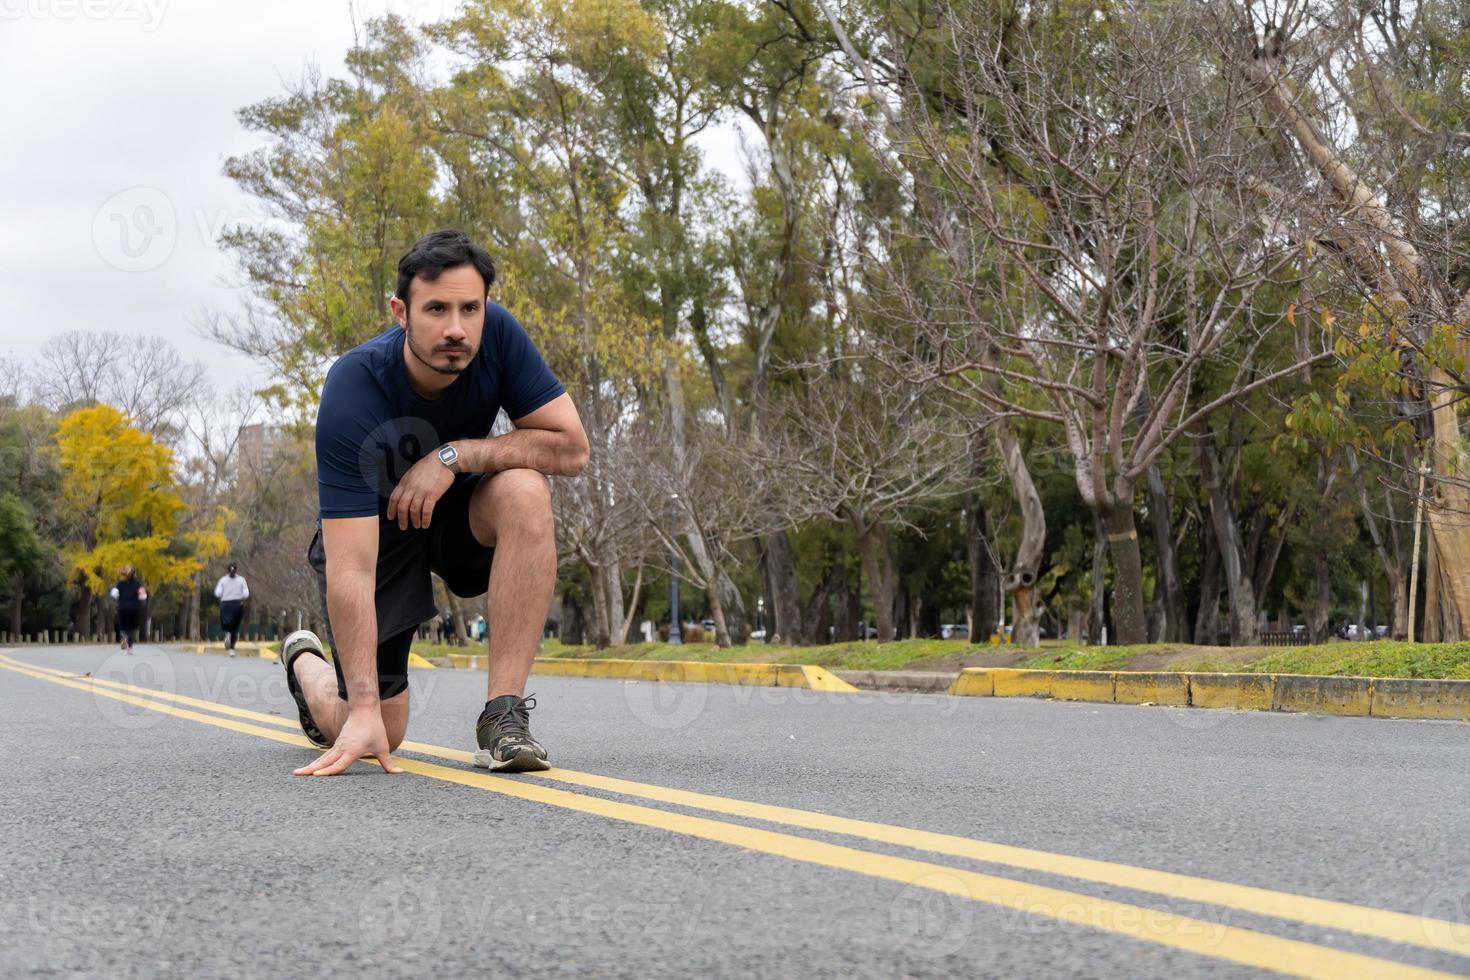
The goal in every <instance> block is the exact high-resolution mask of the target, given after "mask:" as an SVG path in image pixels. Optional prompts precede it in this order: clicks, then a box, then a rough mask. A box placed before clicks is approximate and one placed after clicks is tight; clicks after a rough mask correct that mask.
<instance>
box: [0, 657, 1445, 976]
mask: <svg viewBox="0 0 1470 980" xmlns="http://www.w3.org/2000/svg"><path fill="white" fill-rule="evenodd" d="M0 661H4V662H8V663H11V664H14V665H16V666H20V667H25V668H29V669H34V670H41V671H45V672H48V673H53V674H56V675H59V676H76V675H75V674H73V673H69V672H67V671H64V670H58V669H56V668H51V667H39V666H36V665H32V664H25V663H22V662H20V661H16V660H13V659H11V658H9V657H5V656H4V655H0ZM92 680H93V682H94V683H97V684H106V685H109V686H111V687H113V688H115V689H120V690H131V691H142V692H143V693H146V694H148V695H150V696H153V697H160V698H164V699H166V700H169V701H173V702H175V703H179V704H188V705H193V706H196V707H200V708H204V709H207V710H210V711H215V712H219V713H222V714H227V715H230V716H232V717H237V718H249V719H252V720H255V721H259V722H263V723H265V724H269V725H275V726H277V727H281V728H287V729H291V730H295V729H297V728H298V722H297V721H296V720H295V719H287V718H284V717H281V716H277V715H267V714H262V713H260V712H256V711H250V710H247V709H243V708H235V707H232V706H230V705H223V704H219V703H217V702H214V701H207V700H204V699H201V698H192V697H189V696H187V695H181V694H173V693H170V692H166V691H155V690H152V689H146V688H143V689H140V688H136V687H130V686H128V685H125V684H119V683H117V682H115V681H109V680H104V679H101V678H93V679H92ZM400 751H403V752H414V753H417V754H419V755H426V756H429V757H431V758H439V759H446V760H449V761H452V762H462V763H469V762H471V761H472V759H473V756H472V754H471V753H469V752H465V751H462V750H459V749H451V748H446V747H444V746H439V745H431V744H427V743H424V742H413V741H405V742H404V743H403V744H402V745H401V746H400ZM534 778H537V779H541V780H550V781H554V782H559V783H562V784H565V785H569V786H581V787H585V788H587V789H594V790H601V791H604V792H611V793H619V794H622V795H625V796H632V797H636V798H640V799H645V800H652V801H654V802H659V803H667V804H670V805H673V806H685V807H690V808H692V809H698V810H705V811H709V812H712V813H721V814H725V815H727V816H737V817H745V818H749V819H754V820H763V821H766V822H769V823H776V824H783V825H786V826H791V827H800V828H802V829H805V830H815V831H820V832H824V833H834V834H843V835H846V836H851V837H860V838H863V839H866V840H872V841H878V842H881V843H885V844H894V845H897V846H899V847H908V848H913V849H915V850H922V851H929V852H932V853H936V854H945V855H948V856H951V857H961V858H967V859H970V860H975V861H985V862H988V863H991V864H1001V865H1005V866H1008V867H1013V868H1021V869H1025V870H1028V871H1039V872H1043V873H1047V874H1056V875H1062V876H1065V877H1069V878H1077V879H1080V880H1083V881H1091V882H1096V883H1098V884H1105V885H1112V886H1116V887H1119V888H1128V889H1131V890H1134V891H1142V892H1150V893H1153V894H1157V895H1165V896H1168V897H1170V898H1177V899H1182V900H1184V901H1190V902H1200V903H1204V904H1208V905H1218V906H1222V907H1225V908H1233V909H1237V910H1239V911H1243V912H1249V913H1251V914H1255V915H1265V916H1270V917H1273V918H1278V919H1286V920H1290V921H1294V922H1301V923H1305V924H1307V925H1314V926H1321V927H1323V928H1328V929H1335V930H1345V931H1348V932H1355V933H1358V934H1360V935H1365V936H1373V937H1375V938H1379V939H1387V940H1390V941H1393V942H1400V943H1406V944H1409V945H1414V946H1422V947H1424V948H1426V949H1433V950H1436V951H1439V952H1447V953H1452V954H1455V955H1459V956H1470V928H1467V927H1466V926H1465V925H1463V924H1460V923H1455V922H1449V921H1445V920H1441V919H1434V918H1430V917H1427V916H1416V915H1410V914H1407V913H1404V912H1392V911H1388V910H1384V909H1375V908H1367V907H1364V906H1360V905H1353V904H1350V903H1347V902H1338V901H1332V900H1330V899H1323V898H1315V897H1312V896H1309V895H1298V894H1293V893H1290V892H1279V891H1273V890H1271V889H1267V888H1258V887H1255V886H1252V885H1238V884H1233V883H1230V882H1223V881H1214V880H1212V879H1209V878H1200V877H1195V876H1192V875H1184V874H1177V873H1175V872H1171V871H1159V870H1155V869H1152V868H1141V867H1135V866H1133V865H1128V864H1121V863H1118V862H1112V861H1101V860H1096V859H1092V858H1082V857H1073V856H1070V855H1066V854H1056V853H1053V852H1049V851H1041V850H1035V849H1032V848H1024V847H1014V846H1011V845H1008V844H995V843H990V842H988V841H981V840H974V839H972V838H968V837H959V836H956V835H953V834H942V833H937V832H933V831H926V830H915V829H911V828H907V827H896V826H892V825H889V824H882V823H876V822H873V821H868V820H856V819H852V818H849V817H840V816H833V815H830V814H825V813H817V812H813V811H809V810H798V809H795V808H792V807H783V806H775V805H771V804H766V803H755V802H751V801H747V800H737V799H731V798H728V797H722V796H713V795H710V794H706V793H697V792H692V791H689V790H681V789H674V788H671V787H665V786H657V785H652V784H648V783H639V782H634V781H632V780H627V779H619V778H616V777H613V776H602V775H598V774H595V773H586V772H578V771H576V770H571V769H562V768H556V769H552V770H550V771H549V772H544V773H535V774H534Z"/></svg>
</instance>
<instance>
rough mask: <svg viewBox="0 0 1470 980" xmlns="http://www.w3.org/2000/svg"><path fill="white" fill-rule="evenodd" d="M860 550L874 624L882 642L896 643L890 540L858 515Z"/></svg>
mask: <svg viewBox="0 0 1470 980" xmlns="http://www.w3.org/2000/svg"><path fill="white" fill-rule="evenodd" d="M853 527H854V529H855V530H856V531H857V535H858V546H859V548H861V550H862V558H863V579H864V580H865V581H866V582H867V584H868V592H869V594H870V595H871V596H872V598H873V620H874V625H875V626H876V627H877V629H878V642H879V643H890V642H892V640H893V573H892V563H891V561H890V559H889V557H888V554H887V550H888V541H887V536H886V535H885V534H884V533H883V528H882V527H881V526H879V525H877V524H868V523H867V522H865V521H863V520H862V519H861V518H860V517H858V516H856V515H854V517H853Z"/></svg>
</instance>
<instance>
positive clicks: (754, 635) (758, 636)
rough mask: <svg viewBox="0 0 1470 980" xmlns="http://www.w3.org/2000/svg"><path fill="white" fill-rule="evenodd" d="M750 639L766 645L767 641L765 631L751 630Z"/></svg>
mask: <svg viewBox="0 0 1470 980" xmlns="http://www.w3.org/2000/svg"><path fill="white" fill-rule="evenodd" d="M750 638H751V639H752V640H753V641H755V642H757V643H764V642H765V639H766V631H765V630H751V631H750Z"/></svg>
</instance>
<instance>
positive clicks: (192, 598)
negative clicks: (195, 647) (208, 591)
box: [187, 569, 204, 640]
mask: <svg viewBox="0 0 1470 980" xmlns="http://www.w3.org/2000/svg"><path fill="white" fill-rule="evenodd" d="M203 576H204V571H203V569H200V570H199V571H196V572H195V573H194V574H193V575H192V576H190V577H189V625H188V627H187V629H188V630H189V639H191V640H197V639H199V637H200V632H199V627H200V623H199V620H200V615H201V612H200V609H199V607H200V604H201V599H200V596H199V593H200V590H201V589H203V587H204V582H203Z"/></svg>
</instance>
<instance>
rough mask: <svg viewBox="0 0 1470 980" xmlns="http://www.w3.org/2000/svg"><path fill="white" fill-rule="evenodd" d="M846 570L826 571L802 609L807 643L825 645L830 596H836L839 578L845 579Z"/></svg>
mask: <svg viewBox="0 0 1470 980" xmlns="http://www.w3.org/2000/svg"><path fill="white" fill-rule="evenodd" d="M846 575H847V570H846V569H845V568H843V567H842V566H841V565H833V566H832V567H831V568H829V569H827V574H826V575H824V576H823V577H822V581H821V584H819V585H818V586H817V587H816V589H815V590H813V591H812V594H811V597H810V598H809V599H807V601H806V605H805V606H803V607H802V611H801V621H802V623H803V624H804V625H805V626H806V629H807V635H806V641H807V642H808V643H826V642H827V635H828V633H827V630H828V627H830V626H831V625H832V596H833V595H834V594H836V592H837V587H838V581H839V576H842V577H846Z"/></svg>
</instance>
